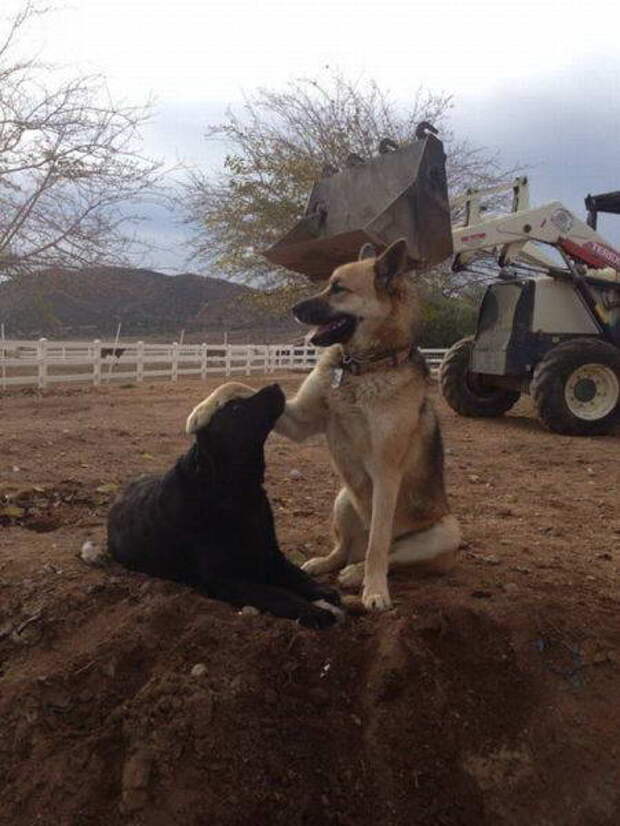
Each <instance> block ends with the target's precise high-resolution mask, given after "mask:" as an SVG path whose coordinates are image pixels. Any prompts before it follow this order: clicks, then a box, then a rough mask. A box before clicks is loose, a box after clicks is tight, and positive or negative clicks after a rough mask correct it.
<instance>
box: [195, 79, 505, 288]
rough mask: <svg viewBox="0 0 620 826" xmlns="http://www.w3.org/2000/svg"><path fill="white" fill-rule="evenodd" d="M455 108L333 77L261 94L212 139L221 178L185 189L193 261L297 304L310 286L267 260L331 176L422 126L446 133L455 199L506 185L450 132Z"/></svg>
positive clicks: (428, 96)
mask: <svg viewBox="0 0 620 826" xmlns="http://www.w3.org/2000/svg"><path fill="white" fill-rule="evenodd" d="M451 106H452V100H451V97H450V95H447V94H433V93H430V92H426V91H424V90H420V91H418V92H417V94H416V95H415V96H414V97H413V100H412V101H411V102H410V104H409V106H408V107H402V106H399V105H396V104H395V103H394V102H393V101H392V100H391V99H390V97H389V95H388V94H387V93H386V92H385V91H383V90H382V89H381V88H380V87H379V86H378V84H377V83H375V82H373V81H369V82H353V81H351V80H349V79H347V78H345V77H344V76H343V75H342V74H340V73H338V72H334V71H331V70H328V73H327V76H326V78H325V79H322V80H315V79H302V80H298V81H294V82H292V83H290V84H289V85H288V86H286V87H285V88H284V89H278V90H272V89H259V90H258V91H257V92H256V93H255V94H254V95H253V96H251V97H249V98H248V99H247V100H246V102H245V105H244V107H243V111H242V113H241V114H236V113H235V112H233V111H229V112H228V114H227V118H226V120H225V121H224V122H223V123H220V124H217V125H214V126H211V127H209V129H208V130H207V134H206V138H207V140H223V141H225V143H226V145H227V146H228V147H229V154H228V155H227V156H226V159H225V162H224V168H223V169H222V170H221V171H220V172H219V174H215V175H211V174H204V173H202V172H199V171H196V172H194V173H192V174H191V177H190V179H189V181H188V182H187V186H186V191H185V193H184V203H183V207H184V209H185V214H186V218H187V222H188V223H189V224H190V225H191V226H192V227H193V229H194V235H193V255H194V258H195V260H197V261H198V262H200V263H201V264H202V265H204V266H205V267H209V268H213V267H215V268H217V270H218V271H224V272H226V273H227V274H228V275H229V276H231V277H234V278H238V279H240V280H244V281H247V282H250V283H258V284H261V285H262V286H264V287H267V288H270V287H273V288H277V289H278V291H282V290H283V291H284V294H287V293H288V297H289V298H290V297H291V295H290V294H291V293H294V292H296V291H297V290H298V289H303V287H304V286H305V284H306V282H305V280H304V279H303V277H302V276H299V275H296V274H295V273H290V272H286V271H284V270H274V269H273V267H271V266H270V265H269V264H268V263H267V262H266V261H265V260H264V259H263V258H262V257H261V256H260V251H261V250H262V249H265V248H266V247H268V246H269V245H270V244H271V243H273V242H274V241H275V240H276V239H277V238H278V237H279V236H280V235H281V234H282V233H283V232H284V231H285V230H287V229H288V228H290V227H291V226H292V224H293V223H294V222H295V220H296V219H297V218H299V217H300V215H301V214H302V212H303V209H304V205H305V201H306V198H307V196H308V193H309V191H310V188H311V186H312V183H313V181H315V180H316V179H317V178H319V177H321V170H322V169H323V167H325V166H326V165H332V166H335V167H337V168H340V167H342V166H343V163H344V161H345V159H346V158H347V156H348V155H349V154H351V153H355V154H357V155H359V156H361V157H362V158H369V157H371V156H372V155H374V154H376V152H377V146H378V143H379V141H380V140H381V139H382V138H385V137H390V138H392V139H393V140H396V141H397V142H399V143H402V142H407V141H410V140H413V139H414V135H415V129H416V126H417V124H418V123H420V122H421V121H423V120H426V121H429V122H430V123H432V124H434V125H435V127H436V128H438V129H439V130H440V133H441V137H442V139H443V141H444V144H445V147H446V151H447V158H448V160H447V169H448V179H449V185H450V189H451V191H452V192H457V191H460V190H461V189H463V188H465V187H466V186H478V187H481V186H490V185H493V184H495V183H497V182H498V181H499V180H504V176H505V175H506V174H508V173H507V172H505V171H504V170H502V168H501V166H500V163H499V159H498V158H497V156H496V155H494V154H493V153H491V152H489V151H487V150H485V149H483V148H480V147H475V146H472V145H471V144H470V143H469V142H467V141H466V140H462V139H459V138H458V137H456V136H455V135H454V134H453V133H452V131H451V130H450V128H449V122H448V114H449V111H450V108H451Z"/></svg>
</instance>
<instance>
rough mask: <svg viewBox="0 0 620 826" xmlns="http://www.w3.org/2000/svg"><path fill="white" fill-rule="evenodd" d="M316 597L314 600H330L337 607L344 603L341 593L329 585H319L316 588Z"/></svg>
mask: <svg viewBox="0 0 620 826" xmlns="http://www.w3.org/2000/svg"><path fill="white" fill-rule="evenodd" d="M314 593H315V597H314V602H317V601H318V600H320V599H322V600H324V601H325V602H330V603H331V604H332V605H335V606H336V608H339V607H340V606H341V605H342V599H341V597H340V594H339V593H338V591H337V590H336V589H335V588H330V587H329V585H318V584H317V586H316V588H315V589H314Z"/></svg>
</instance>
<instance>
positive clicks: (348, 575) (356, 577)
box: [338, 562, 364, 588]
mask: <svg viewBox="0 0 620 826" xmlns="http://www.w3.org/2000/svg"><path fill="white" fill-rule="evenodd" d="M363 581H364V563H363V562H355V563H353V564H352V565H347V567H346V568H343V569H342V571H340V573H339V574H338V582H339V583H340V585H342V587H343V588H358V587H359V586H360V585H361V584H362V582H363Z"/></svg>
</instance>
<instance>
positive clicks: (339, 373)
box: [332, 347, 417, 387]
mask: <svg viewBox="0 0 620 826" xmlns="http://www.w3.org/2000/svg"><path fill="white" fill-rule="evenodd" d="M416 353H417V348H416V347H407V348H405V349H403V350H390V351H388V352H387V353H385V352H383V353H375V354H372V355H369V356H343V357H342V359H341V361H340V364H339V365H338V366H337V367H334V370H333V377H332V387H339V386H340V384H341V383H342V380H343V377H344V374H345V373H351V375H353V376H360V375H362V374H363V373H371V372H373V371H375V370H382V369H386V368H392V367H402V366H403V365H404V364H410V363H411V362H412V361H414V355H415V354H416Z"/></svg>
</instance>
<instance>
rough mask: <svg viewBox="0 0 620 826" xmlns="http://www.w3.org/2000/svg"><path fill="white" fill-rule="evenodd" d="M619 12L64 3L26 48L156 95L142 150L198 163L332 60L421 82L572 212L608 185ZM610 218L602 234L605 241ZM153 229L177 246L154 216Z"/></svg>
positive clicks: (11, 1)
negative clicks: (250, 112) (261, 99)
mask: <svg viewBox="0 0 620 826" xmlns="http://www.w3.org/2000/svg"><path fill="white" fill-rule="evenodd" d="M0 2H2V6H3V8H6V7H7V3H6V0H0ZM17 5H18V3H17V2H15V0H8V8H9V10H10V9H11V8H14V7H16V6H17ZM616 9H617V4H616V3H615V2H606V1H604V0H594V2H590V3H588V4H584V3H575V2H570V0H562V2H559V1H558V0H543V1H542V2H540V0H537V2H529V0H520V2H515V0H494V2H475V0H468V1H467V2H463V0H459V1H458V2H456V1H455V2H449V0H428V1H427V0H422V2H420V1H419V0H418V2H416V0H404V1H403V2H401V0H372V2H367V0H350V1H349V0H310V2H300V1H299V0H286V2H285V1H284V0H254V2H247V0H171V2H169V3H163V2H161V0H160V2H159V3H158V2H156V0H69V3H68V5H67V6H65V7H64V8H63V10H62V11H58V12H56V13H54V14H53V15H51V16H46V17H45V18H43V20H42V23H41V25H40V27H39V29H38V30H37V31H36V32H32V35H31V43H34V42H35V41H36V44H37V48H38V49H39V50H40V51H41V55H42V57H44V58H45V59H47V60H50V61H54V62H62V63H65V64H68V63H70V64H71V65H72V66H74V67H77V68H79V69H81V70H86V71H94V72H102V73H103V74H105V75H106V76H107V78H108V83H109V86H110V89H111V91H112V93H113V95H114V96H116V97H123V98H124V99H126V100H129V101H132V102H141V101H143V100H145V99H146V98H147V97H148V96H149V95H153V96H154V97H155V98H156V100H157V102H158V114H157V117H156V120H155V121H154V123H153V125H152V127H151V129H150V130H149V133H148V135H147V141H148V147H149V149H150V150H152V151H153V152H155V153H159V154H162V155H165V156H166V157H168V158H169V159H171V160H174V159H175V158H182V159H183V160H185V161H189V162H191V163H195V164H197V165H200V166H201V167H203V168H204V167H211V168H212V167H214V166H216V165H217V163H218V162H219V160H220V157H221V150H220V151H218V150H217V149H216V148H213V147H209V146H208V145H207V144H206V143H205V142H204V141H203V140H202V134H203V133H204V130H205V127H206V125H207V124H208V123H209V122H217V121H218V120H219V119H221V116H222V114H223V113H224V112H225V109H226V107H227V106H228V105H230V104H232V105H234V104H235V103H238V102H239V101H240V100H241V98H242V95H243V92H244V91H246V92H250V91H252V89H254V88H255V87H257V86H260V85H265V86H272V87H277V86H282V85H283V84H285V83H286V81H287V80H290V79H292V78H296V77H299V76H304V75H316V74H317V73H318V72H320V71H321V69H322V67H324V66H325V65H330V66H333V67H338V68H339V69H340V70H342V71H343V72H344V73H345V74H347V75H349V76H351V75H352V76H355V77H357V76H360V77H367V78H374V79H376V80H377V81H378V82H379V83H380V85H381V86H382V87H384V88H386V89H388V90H390V91H391V93H392V96H393V98H394V99H395V100H402V101H403V102H406V101H407V100H408V99H411V97H412V96H413V94H414V93H415V90H416V89H417V88H418V87H419V86H420V85H424V86H426V87H428V88H429V89H431V90H433V91H447V92H450V93H452V94H453V95H454V97H455V104H456V105H455V109H454V111H453V126H454V129H455V130H456V132H457V134H458V135H459V136H460V137H466V138H470V139H471V140H472V141H474V142H475V143H479V144H484V145H486V146H489V147H492V148H496V149H498V150H499V151H500V153H501V156H502V158H503V159H504V160H505V162H506V165H507V166H509V165H511V164H514V163H522V164H524V165H526V166H528V167H529V169H528V173H529V175H530V178H531V182H532V195H533V201H534V202H535V203H542V202H544V201H548V200H556V199H557V200H561V201H563V202H564V203H565V204H566V206H568V207H570V208H572V209H574V210H575V211H576V212H578V213H579V214H580V215H582V214H583V197H584V195H586V194H587V193H588V192H600V191H607V190H614V189H620V140H619V138H620V135H619V133H620V49H619V48H618V45H617V41H618V24H617V20H618V17H619V14H618V12H617V10H616ZM615 220H616V221H618V222H619V223H620V217H616V218H615ZM613 221H614V219H613V218H612V219H608V221H607V222H605V224H604V230H605V231H608V234H609V235H610V237H612V238H614V240H616V241H618V240H620V226H619V227H618V228H615V227H614V226H613ZM156 228H157V231H158V232H161V233H162V234H165V235H166V237H168V238H169V239H171V240H172V239H175V238H176V237H177V235H176V234H177V233H178V230H177V229H175V228H174V227H173V226H172V224H171V222H170V220H168V219H166V218H165V217H161V216H160V217H159V218H158V220H157V224H156ZM178 261H179V258H178V256H177V255H176V254H169V255H167V256H164V257H163V258H162V259H161V261H160V263H161V264H162V265H163V264H166V265H168V266H170V265H172V266H174V265H175V264H177V263H178ZM214 274H215V273H214Z"/></svg>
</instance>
